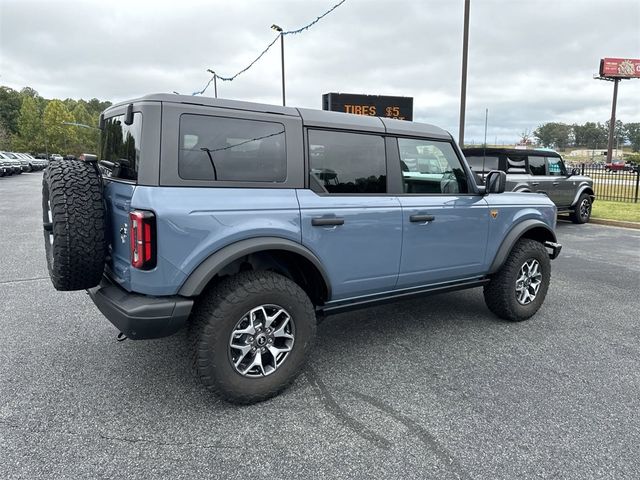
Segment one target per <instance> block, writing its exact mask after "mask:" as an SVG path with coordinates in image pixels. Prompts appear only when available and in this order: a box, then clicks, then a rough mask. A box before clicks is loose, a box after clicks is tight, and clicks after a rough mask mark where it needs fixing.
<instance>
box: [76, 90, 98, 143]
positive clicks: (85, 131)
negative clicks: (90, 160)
mask: <svg viewBox="0 0 640 480" xmlns="http://www.w3.org/2000/svg"><path fill="white" fill-rule="evenodd" d="M73 117H74V118H75V122H76V123H77V124H78V126H76V127H69V128H75V129H76V133H77V139H78V144H77V148H76V152H77V153H93V152H96V151H97V149H98V133H99V131H98V130H97V128H96V124H95V122H94V121H93V118H92V117H91V115H90V114H89V112H88V111H87V109H86V108H85V102H84V101H79V102H78V103H77V105H76V108H74V109H73ZM81 125H86V127H85V126H81Z"/></svg>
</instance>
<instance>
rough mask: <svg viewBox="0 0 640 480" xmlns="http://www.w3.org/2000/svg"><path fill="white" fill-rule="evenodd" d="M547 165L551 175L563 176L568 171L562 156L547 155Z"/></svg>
mask: <svg viewBox="0 0 640 480" xmlns="http://www.w3.org/2000/svg"><path fill="white" fill-rule="evenodd" d="M547 167H548V169H549V175H552V176H555V177H561V176H563V175H566V173H567V172H566V170H565V168H564V163H562V159H561V158H560V157H547Z"/></svg>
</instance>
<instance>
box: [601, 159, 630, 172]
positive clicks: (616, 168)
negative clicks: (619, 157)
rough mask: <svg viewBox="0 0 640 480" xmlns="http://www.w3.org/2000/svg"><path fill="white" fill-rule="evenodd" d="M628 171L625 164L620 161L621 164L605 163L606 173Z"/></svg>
mask: <svg viewBox="0 0 640 480" xmlns="http://www.w3.org/2000/svg"><path fill="white" fill-rule="evenodd" d="M624 170H626V169H625V164H624V162H622V161H620V162H616V161H614V162H611V163H605V164H604V171H605V172H622V171H624Z"/></svg>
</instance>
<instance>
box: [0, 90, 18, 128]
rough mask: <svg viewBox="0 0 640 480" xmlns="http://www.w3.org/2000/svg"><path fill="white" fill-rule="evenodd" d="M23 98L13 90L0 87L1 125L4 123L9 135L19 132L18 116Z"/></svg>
mask: <svg viewBox="0 0 640 480" xmlns="http://www.w3.org/2000/svg"><path fill="white" fill-rule="evenodd" d="M21 106H22V98H20V94H19V93H18V92H16V91H15V90H14V89H13V88H9V87H0V123H2V124H3V125H4V126H5V128H6V129H7V130H8V131H9V133H11V134H13V133H16V132H17V131H18V116H19V115H20V107H21Z"/></svg>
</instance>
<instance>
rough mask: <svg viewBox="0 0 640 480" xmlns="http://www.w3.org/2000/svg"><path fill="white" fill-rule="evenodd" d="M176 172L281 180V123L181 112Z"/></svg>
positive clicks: (284, 161)
mask: <svg viewBox="0 0 640 480" xmlns="http://www.w3.org/2000/svg"><path fill="white" fill-rule="evenodd" d="M179 141H180V145H179V153H178V175H180V177H181V178H183V179H185V180H210V181H216V180H217V181H227V182H284V181H285V180H286V177H287V156H286V145H285V129H284V125H283V124H281V123H276V122H264V121H259V120H246V119H238V118H225V117H212V116H205V115H191V114H185V115H182V116H181V117H180V140H179Z"/></svg>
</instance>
